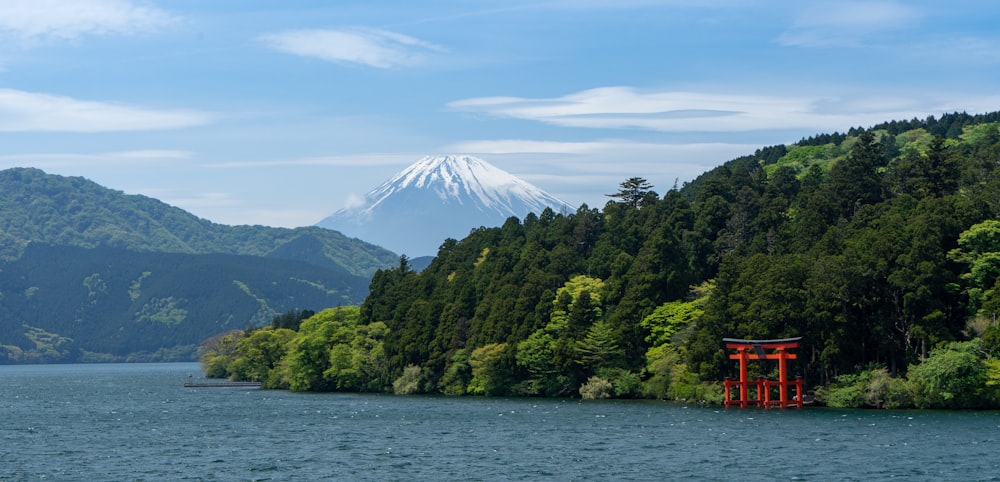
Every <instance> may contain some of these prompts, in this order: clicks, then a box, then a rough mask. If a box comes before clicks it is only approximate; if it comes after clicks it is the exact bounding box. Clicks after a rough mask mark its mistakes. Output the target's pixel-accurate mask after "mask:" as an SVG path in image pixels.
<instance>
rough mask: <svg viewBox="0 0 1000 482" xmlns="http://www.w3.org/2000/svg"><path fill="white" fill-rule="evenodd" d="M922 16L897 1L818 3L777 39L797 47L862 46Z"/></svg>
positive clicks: (908, 24) (807, 9)
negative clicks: (873, 38)
mask: <svg viewBox="0 0 1000 482" xmlns="http://www.w3.org/2000/svg"><path fill="white" fill-rule="evenodd" d="M924 16H925V14H924V13H923V12H922V11H920V10H919V9H917V8H916V7H913V6H911V5H904V4H902V3H898V2H839V3H834V4H828V3H820V4H816V5H814V6H812V7H810V8H806V9H804V10H803V11H801V12H800V13H799V15H798V16H797V17H796V19H795V22H794V23H793V24H792V26H791V28H789V29H788V30H787V31H786V32H785V33H783V34H782V35H781V36H779V37H778V39H777V40H778V43H779V44H781V45H787V46H796V47H853V46H861V45H863V44H864V41H865V40H867V39H870V38H871V37H872V36H873V35H877V34H880V33H883V32H891V31H897V30H902V29H906V28H909V27H913V26H915V25H916V24H918V23H919V22H920V20H921V19H923V18H924Z"/></svg>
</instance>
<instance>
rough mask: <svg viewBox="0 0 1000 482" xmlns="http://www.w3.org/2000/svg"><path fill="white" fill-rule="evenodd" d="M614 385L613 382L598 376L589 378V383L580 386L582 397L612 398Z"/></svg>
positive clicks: (595, 398)
mask: <svg viewBox="0 0 1000 482" xmlns="http://www.w3.org/2000/svg"><path fill="white" fill-rule="evenodd" d="M613 390H614V387H613V386H612V385H611V382H609V381H607V380H605V379H603V378H601V377H597V376H593V377H590V378H588V379H587V383H584V384H583V385H581V386H580V397H582V398H583V399H584V400H600V399H604V398H610V397H611V393H612V391H613Z"/></svg>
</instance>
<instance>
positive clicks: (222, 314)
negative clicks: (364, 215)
mask: <svg viewBox="0 0 1000 482" xmlns="http://www.w3.org/2000/svg"><path fill="white" fill-rule="evenodd" d="M396 261H397V257H396V255H395V254H393V253H391V252H389V251H387V250H385V249H382V248H379V247H377V246H374V245H371V244H368V243H365V242H363V241H360V240H357V239H349V238H346V237H344V236H343V235H341V234H340V233H337V232H335V231H330V230H326V229H322V228H316V227H311V228H298V229H282V228H270V227H265V226H225V225H220V224H215V223H211V222H209V221H206V220H204V219H200V218H197V217H196V216H194V215H192V214H190V213H187V212H185V211H183V210H181V209H178V208H176V207H172V206H169V205H167V204H164V203H162V202H160V201H157V200H155V199H151V198H147V197H144V196H135V195H125V194H123V193H121V192H119V191H114V190H111V189H107V188H104V187H102V186H99V185H97V184H95V183H93V182H91V181H88V180H86V179H83V178H76V177H63V176H55V175H49V174H45V173H44V172H42V171H40V170H38V169H8V170H4V171H0V363H51V362H78V361H126V360H131V361H162V360H191V359H193V358H194V357H195V356H196V353H195V352H196V347H197V345H198V343H199V342H200V341H201V340H203V339H204V338H205V337H207V336H210V335H212V334H214V333H217V332H219V331H223V330H229V329H234V328H240V329H242V328H245V327H247V326H260V325H263V324H266V323H267V322H268V320H270V318H271V317H272V316H275V315H277V314H280V313H283V312H286V311H288V310H301V309H319V308H322V307H326V306H338V305H351V304H358V303H360V302H361V301H362V300H363V299H364V297H365V295H366V294H367V285H368V281H369V280H370V277H371V275H372V274H373V273H374V272H375V271H376V270H377V269H378V268H380V267H386V266H392V265H394V264H395V263H396Z"/></svg>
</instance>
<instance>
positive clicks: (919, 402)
mask: <svg viewBox="0 0 1000 482" xmlns="http://www.w3.org/2000/svg"><path fill="white" fill-rule="evenodd" d="M985 359H986V357H985V353H984V352H983V350H982V345H981V344H980V343H979V342H978V341H969V342H956V343H949V344H947V345H945V346H943V347H941V348H937V349H935V350H934V351H932V352H931V356H930V357H928V358H927V359H926V360H924V361H923V362H921V363H920V364H919V365H917V366H915V367H912V368H910V372H909V374H908V378H909V381H910V384H911V387H912V390H913V398H914V404H915V405H916V406H917V408H981V407H983V406H984V404H983V402H984V400H983V398H982V395H983V391H984V389H985V388H986V382H987V365H986V364H985V363H984V362H985Z"/></svg>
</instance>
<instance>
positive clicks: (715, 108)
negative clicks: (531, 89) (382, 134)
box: [448, 87, 1000, 132]
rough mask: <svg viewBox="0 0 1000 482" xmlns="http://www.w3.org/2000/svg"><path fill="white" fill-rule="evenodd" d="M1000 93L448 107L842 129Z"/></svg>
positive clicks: (668, 126)
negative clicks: (978, 95) (964, 96)
mask: <svg viewBox="0 0 1000 482" xmlns="http://www.w3.org/2000/svg"><path fill="white" fill-rule="evenodd" d="M997 105H1000V97H996V96H993V97H983V98H958V97H955V96H953V95H952V94H947V95H937V96H936V95H930V94H927V93H920V94H913V95H909V96H906V95H905V94H901V93H894V94H893V95H892V97H887V96H883V95H879V94H877V93H876V94H871V93H869V94H866V95H848V96H844V97H843V98H840V97H833V96H831V97H815V96H791V95H736V94H714V93H701V92H672V91H662V92H641V91H639V90H636V89H633V88H630V87H602V88H596V89H590V90H585V91H581V92H577V93H573V94H569V95H565V96H562V97H556V98H548V99H529V98H517V97H482V98H473V99H465V100H459V101H455V102H452V103H450V104H448V106H449V107H451V108H453V109H456V110H461V111H469V112H479V113H485V114H488V115H492V116H497V117H510V118H516V119H524V120H531V121H537V122H544V123H547V124H553V125H558V126H565V127H587V128H595V129H647V130H653V131H661V132H749V131H759V130H778V129H795V130H807V131H814V132H815V131H841V130H845V129H848V128H850V127H852V126H866V125H871V124H875V123H878V122H882V121H885V120H886V119H910V118H913V117H926V116H927V115H931V114H941V113H944V112H951V111H954V110H969V111H975V112H979V111H982V110H983V109H984V108H988V107H989V106H997Z"/></svg>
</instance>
